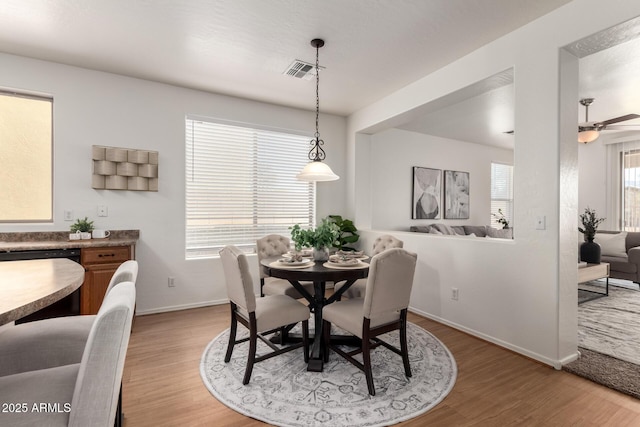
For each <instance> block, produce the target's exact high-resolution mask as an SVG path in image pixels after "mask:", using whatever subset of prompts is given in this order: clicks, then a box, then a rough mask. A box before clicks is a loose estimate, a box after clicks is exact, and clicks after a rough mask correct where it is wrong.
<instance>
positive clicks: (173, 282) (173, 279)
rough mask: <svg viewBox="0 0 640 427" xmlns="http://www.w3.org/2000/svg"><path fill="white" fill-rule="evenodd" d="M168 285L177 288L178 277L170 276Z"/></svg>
mask: <svg viewBox="0 0 640 427" xmlns="http://www.w3.org/2000/svg"><path fill="white" fill-rule="evenodd" d="M168 285H169V287H170V288H175V287H176V279H175V277H169V280H168Z"/></svg>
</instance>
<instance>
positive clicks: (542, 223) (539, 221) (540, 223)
mask: <svg viewBox="0 0 640 427" xmlns="http://www.w3.org/2000/svg"><path fill="white" fill-rule="evenodd" d="M546 228H547V218H546V217H545V216H544V215H543V216H537V217H536V230H545V229H546Z"/></svg>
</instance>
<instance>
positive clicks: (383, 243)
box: [371, 234, 404, 256]
mask: <svg viewBox="0 0 640 427" xmlns="http://www.w3.org/2000/svg"><path fill="white" fill-rule="evenodd" d="M403 246H404V242H403V241H402V240H399V239H396V238H395V237H393V236H392V235H390V234H385V235H382V236H380V237H378V238H377V239H376V240H375V242H373V252H372V253H371V256H373V255H378V254H379V253H381V252H383V251H385V250H387V249H390V248H401V247H403Z"/></svg>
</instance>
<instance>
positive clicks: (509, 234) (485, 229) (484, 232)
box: [409, 223, 513, 239]
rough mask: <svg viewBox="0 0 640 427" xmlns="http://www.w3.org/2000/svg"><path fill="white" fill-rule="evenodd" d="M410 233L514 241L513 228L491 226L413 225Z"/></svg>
mask: <svg viewBox="0 0 640 427" xmlns="http://www.w3.org/2000/svg"><path fill="white" fill-rule="evenodd" d="M409 231H413V232H415V233H429V234H440V235H447V236H475V237H492V238H499V239H513V228H503V229H498V228H493V227H491V226H489V225H447V224H440V223H435V224H430V225H412V226H411V227H409Z"/></svg>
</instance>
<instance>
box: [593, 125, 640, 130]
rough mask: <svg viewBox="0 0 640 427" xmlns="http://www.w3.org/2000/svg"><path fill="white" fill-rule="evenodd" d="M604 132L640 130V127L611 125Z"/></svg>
mask: <svg viewBox="0 0 640 427" xmlns="http://www.w3.org/2000/svg"><path fill="white" fill-rule="evenodd" d="M602 130H640V125H610V126H607V127H606V128H604V129H602Z"/></svg>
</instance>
